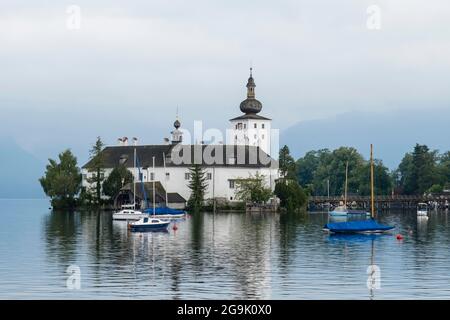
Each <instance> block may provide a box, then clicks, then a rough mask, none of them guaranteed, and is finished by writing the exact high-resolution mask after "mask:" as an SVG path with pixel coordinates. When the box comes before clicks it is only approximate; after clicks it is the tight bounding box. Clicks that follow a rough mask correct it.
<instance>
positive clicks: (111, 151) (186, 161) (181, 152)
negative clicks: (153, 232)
mask: <svg viewBox="0 0 450 320" xmlns="http://www.w3.org/2000/svg"><path fill="white" fill-rule="evenodd" d="M134 149H136V155H137V158H138V160H137V162H138V164H139V166H140V167H141V168H151V167H152V166H153V157H155V167H162V166H164V160H163V156H165V157H166V166H167V167H177V166H184V167H191V166H192V165H193V164H194V163H198V164H201V165H202V166H206V167H208V166H226V167H253V168H260V167H270V166H271V165H272V166H273V165H276V161H275V160H274V159H272V158H271V157H270V156H269V155H267V154H266V153H265V152H264V151H262V150H261V149H260V148H259V147H256V146H243V145H239V146H236V145H182V144H171V145H143V146H114V147H106V148H105V149H103V151H102V153H101V155H102V157H103V162H104V166H105V168H115V167H117V166H119V165H120V164H122V165H124V166H125V167H127V168H133V167H134ZM172 156H173V157H172ZM174 157H176V158H174ZM208 157H209V158H210V159H208ZM233 158H234V160H233ZM178 160H180V161H178ZM181 160H183V161H181ZM90 166H91V161H89V162H87V163H86V164H85V165H84V166H83V168H84V169H87V168H89V167H90Z"/></svg>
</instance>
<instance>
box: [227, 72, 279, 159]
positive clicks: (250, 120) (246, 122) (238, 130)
mask: <svg viewBox="0 0 450 320" xmlns="http://www.w3.org/2000/svg"><path fill="white" fill-rule="evenodd" d="M246 87H247V99H245V100H244V101H242V102H241V104H240V105H239V108H240V110H241V111H242V112H243V113H244V114H242V115H240V116H238V117H236V118H233V119H231V120H230V123H231V130H230V132H229V133H228V136H227V140H228V143H230V142H232V144H234V145H248V146H255V147H259V148H260V149H261V150H263V151H264V152H266V153H267V154H269V155H270V149H271V123H272V120H271V119H269V118H266V117H263V116H261V115H259V114H258V113H260V112H261V110H262V103H261V102H260V101H259V100H257V99H256V96H255V88H256V84H255V79H253V69H252V68H250V77H249V78H248V81H247V85H246Z"/></svg>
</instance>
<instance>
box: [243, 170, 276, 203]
mask: <svg viewBox="0 0 450 320" xmlns="http://www.w3.org/2000/svg"><path fill="white" fill-rule="evenodd" d="M271 196H272V190H271V189H270V188H268V187H266V184H265V181H264V176H263V175H260V174H259V173H257V174H256V175H255V176H250V178H247V179H239V180H237V181H236V197H237V198H238V199H240V200H243V201H251V202H254V203H264V202H267V201H268V200H269V199H270V197H271Z"/></svg>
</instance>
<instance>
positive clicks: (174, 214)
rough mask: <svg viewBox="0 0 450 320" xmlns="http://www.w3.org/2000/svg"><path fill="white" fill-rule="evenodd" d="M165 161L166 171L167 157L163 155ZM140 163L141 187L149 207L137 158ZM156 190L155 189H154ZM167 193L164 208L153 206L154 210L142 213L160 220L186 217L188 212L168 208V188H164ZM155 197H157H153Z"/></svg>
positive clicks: (149, 209)
mask: <svg viewBox="0 0 450 320" xmlns="http://www.w3.org/2000/svg"><path fill="white" fill-rule="evenodd" d="M163 158H164V159H163V160H164V169H165V168H166V160H165V155H164V154H163ZM137 161H138V169H139V177H140V179H141V186H142V194H143V195H144V203H145V205H147V202H148V199H147V192H146V191H145V188H144V183H143V181H142V174H141V169H140V164H139V158H137ZM153 188H154V187H153ZM164 189H165V191H166V205H165V206H164V207H156V206H155V205H153V207H152V208H146V209H144V210H143V211H142V212H143V213H144V214H148V215H152V216H153V217H154V218H160V219H181V218H183V217H185V216H186V211H184V210H178V209H173V208H170V207H168V199H167V188H164ZM153 193H155V190H154V189H153ZM153 196H155V195H153Z"/></svg>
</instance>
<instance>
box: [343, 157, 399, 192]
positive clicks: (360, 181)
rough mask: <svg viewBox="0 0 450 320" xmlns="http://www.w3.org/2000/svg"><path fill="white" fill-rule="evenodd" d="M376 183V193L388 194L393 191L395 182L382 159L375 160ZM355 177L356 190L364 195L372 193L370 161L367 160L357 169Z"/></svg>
mask: <svg viewBox="0 0 450 320" xmlns="http://www.w3.org/2000/svg"><path fill="white" fill-rule="evenodd" d="M373 171H374V179H375V181H374V184H375V190H374V191H375V194H376V195H388V194H390V193H391V192H392V187H393V182H392V177H391V175H390V174H389V170H388V168H386V167H385V166H384V165H383V162H382V161H381V160H378V159H376V160H375V161H374V168H373ZM354 173H355V177H354V178H353V179H352V183H353V184H354V186H356V192H357V194H359V195H362V196H369V195H370V162H368V161H366V162H365V163H364V164H363V165H361V166H360V167H358V168H357V169H356V170H355V171H354Z"/></svg>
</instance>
